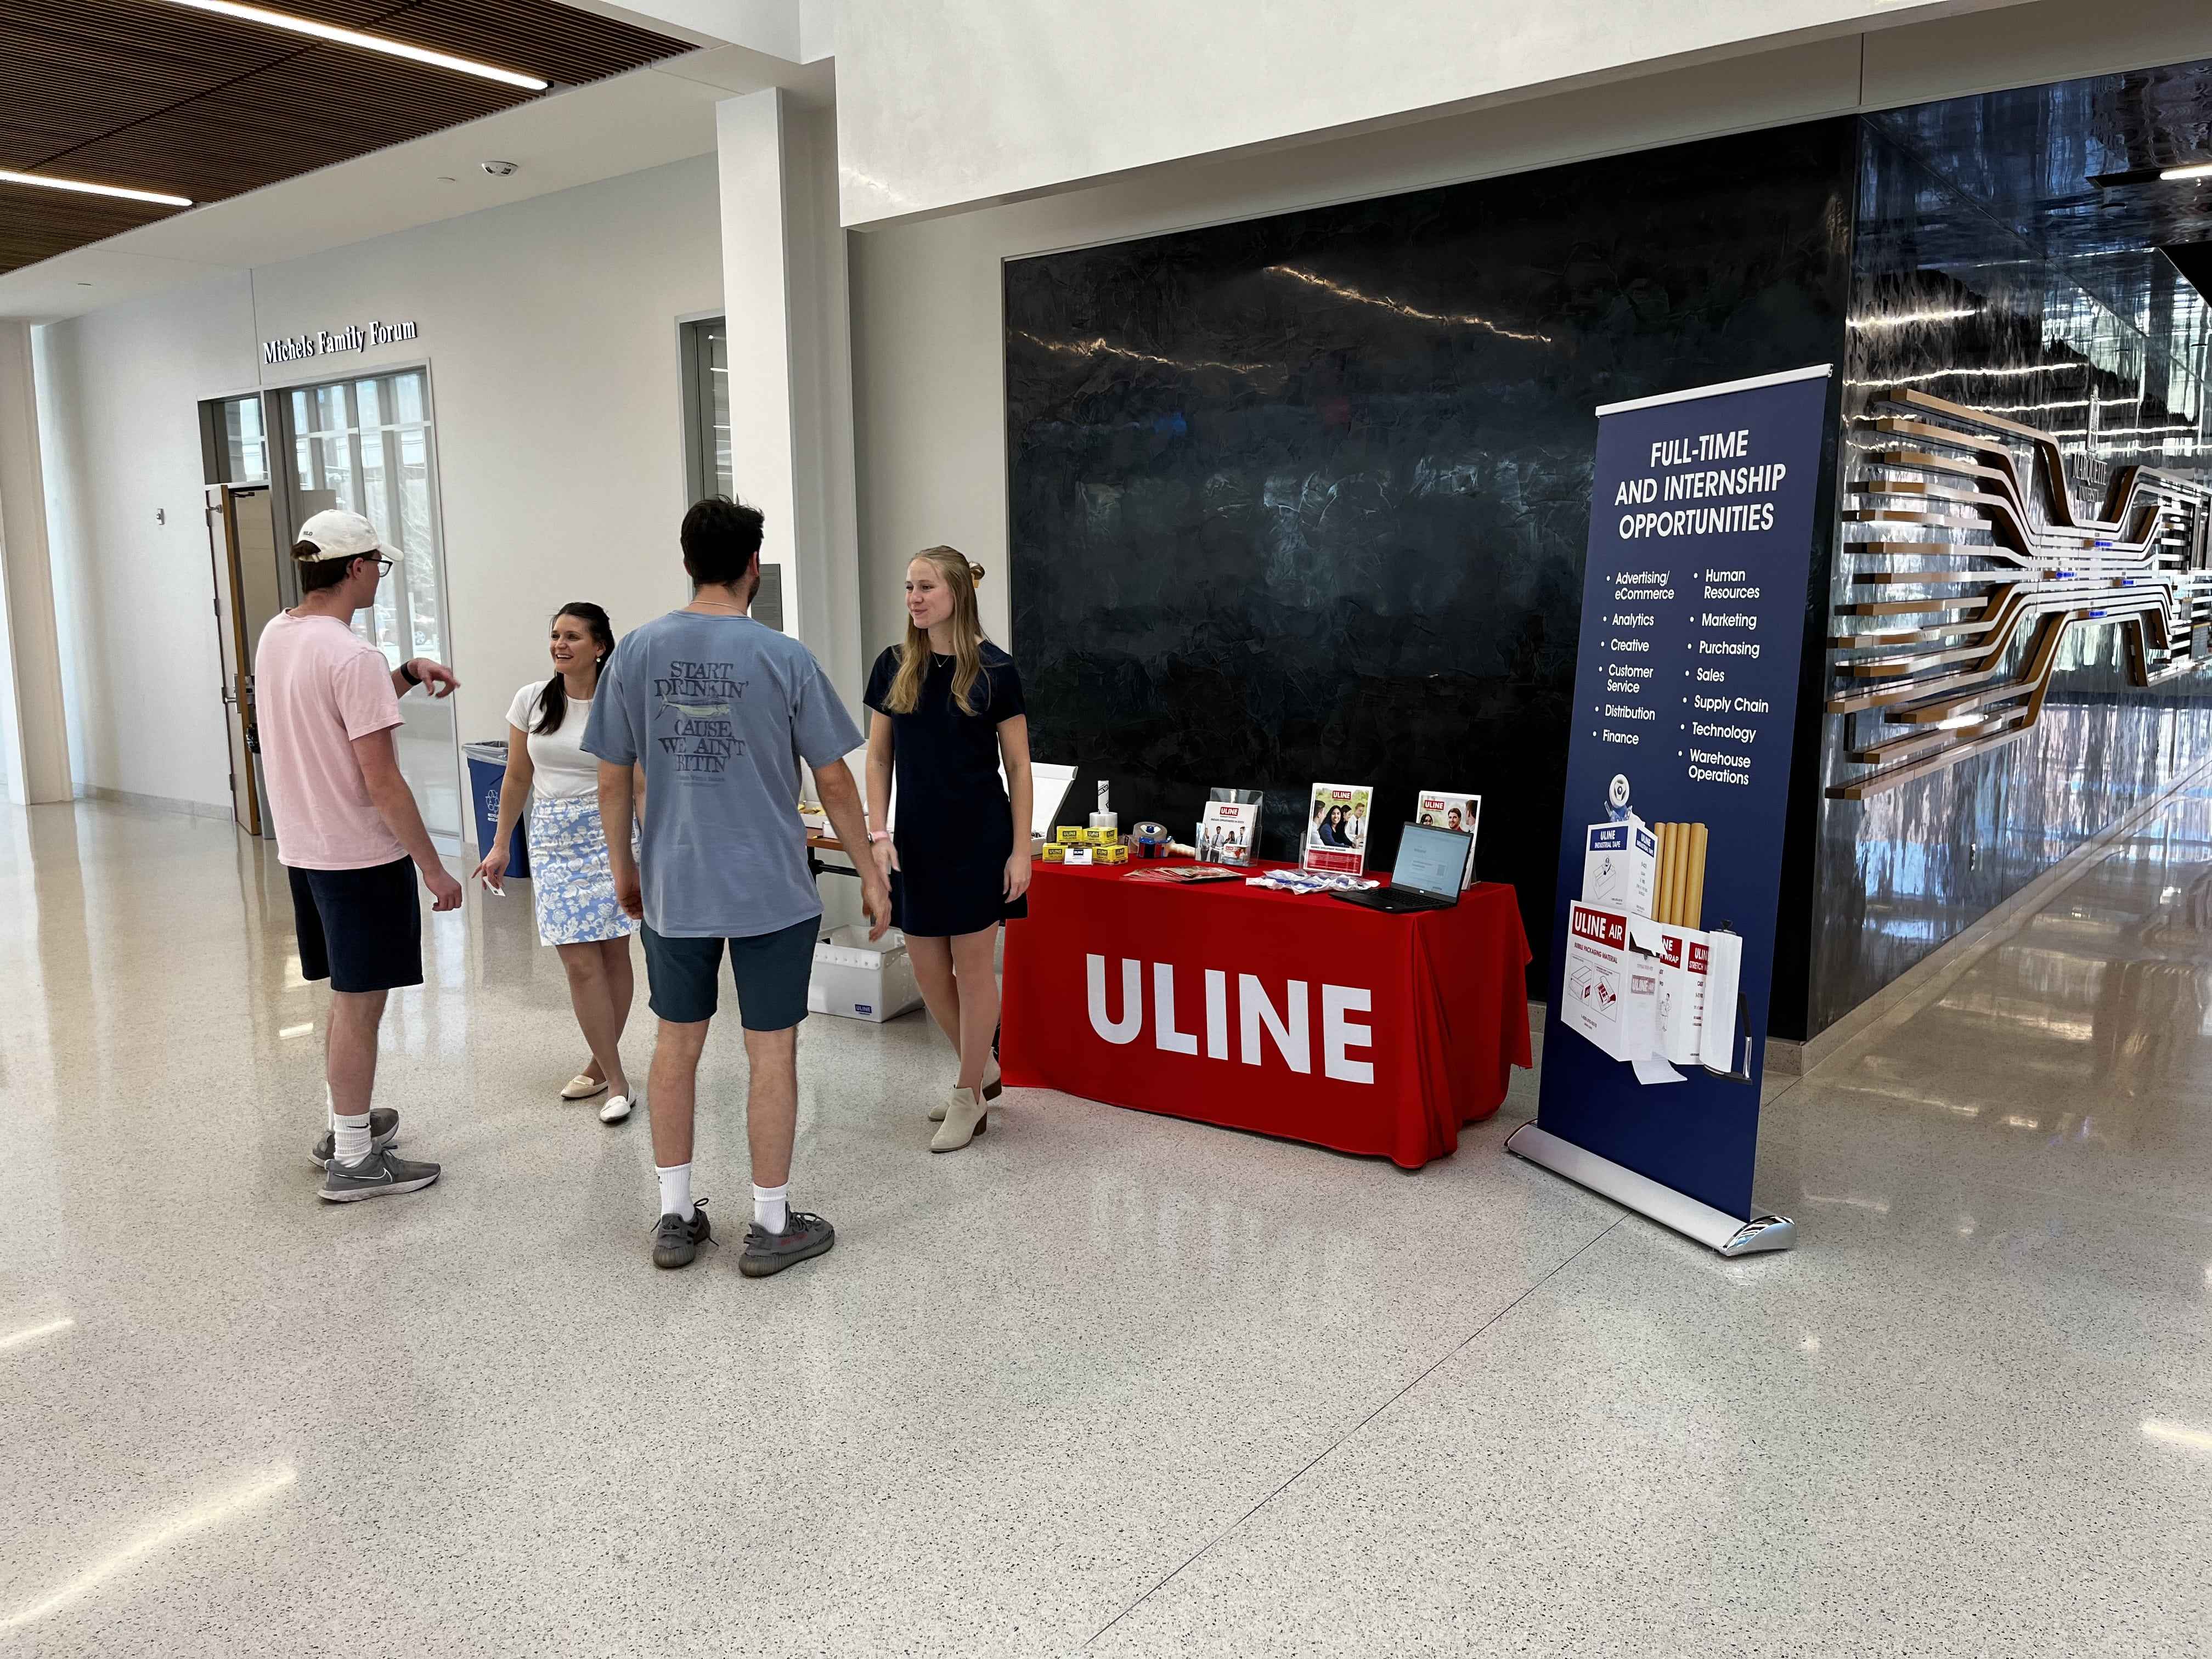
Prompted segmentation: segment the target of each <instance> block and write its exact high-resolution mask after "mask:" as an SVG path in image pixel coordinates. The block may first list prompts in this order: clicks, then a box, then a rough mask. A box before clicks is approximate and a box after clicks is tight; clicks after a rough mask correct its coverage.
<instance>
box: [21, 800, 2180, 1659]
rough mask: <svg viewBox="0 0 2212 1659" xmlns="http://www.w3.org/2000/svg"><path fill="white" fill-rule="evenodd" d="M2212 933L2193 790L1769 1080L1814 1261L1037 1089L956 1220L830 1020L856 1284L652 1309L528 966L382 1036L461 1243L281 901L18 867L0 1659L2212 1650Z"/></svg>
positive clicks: (196, 843) (135, 837)
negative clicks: (382, 1168)
mask: <svg viewBox="0 0 2212 1659" xmlns="http://www.w3.org/2000/svg"><path fill="white" fill-rule="evenodd" d="M2206 892H2212V801H2208V800H2207V799H2204V798H2203V796H2201V795H2195V796H2190V797H2185V798H2183V799H2179V800H2178V801H2177V802H2176V803H2174V804H2173V805H2172V806H2171V807H2170V808H2169V809H2168V810H2167V811H2166V813H2165V814H2164V815H2163V816H2162V817H2160V818H2159V819H2158V820H2157V821H2155V822H2154V823H2151V824H2150V825H2148V827H2146V828H2145V829H2143V830H2142V831H2141V832H2140V833H2139V834H2137V835H2136V836H2133V837H2131V838H2130V840H2128V841H2127V842H2124V844H2123V845H2121V846H2120V847H2118V848H2116V849H2114V851H2113V852H2112V854H2111V855H2110V856H2108V857H2106V858H2105V859H2104V860H2102V861H2100V862H2099V863H2098V864H2096V865H2095V866H2093V867H2092V868H2090V869H2089V870H2087V872H2085V873H2084V874H2083V875H2082V876H2081V878H2080V879H2079V880H2078V881H2076V882H2075V883H2074V884H2073V885H2072V886H2071V887H2069V889H2068V890H2065V891H2064V892H2062V893H2061V894H2060V895H2059V896H2057V898H2056V899H2055V900H2053V901H2052V902H2050V903H2049V904H2048V905H2046V906H2045V908H2044V909H2043V910H2042V911H2041V912H2040V913H2039V914H2038V915H2034V916H2033V917H2030V918H2028V919H2027V920H2026V921H2023V922H2022V923H2021V924H2020V925H2019V926H2018V927H2016V928H2015V930H2014V931H2013V932H2011V933H2009V934H2008V935H2005V936H2002V937H2001V938H2000V939H1998V940H1997V941H1996V943H1995V944H1994V945H1992V946H1991V947H1990V948H1989V949H1988V950H1986V951H1984V954H1983V955H1982V956H1981V957H1979V958H1978V960H1976V961H1975V962H1974V963H1973V964H1972V966H1971V967H1969V968H1968V969H1966V971H1965V972H1964V973H1962V974H1960V975H1957V976H1956V977H1955V978H1954V979H1952V980H1951V981H1949V982H1948V984H1945V985H1942V987H1938V989H1937V990H1936V992H1935V993H1934V994H1931V995H1929V997H1927V998H1925V999H1923V1000H1920V1001H1919V1002H1917V1003H1913V1004H1908V1005H1906V1006H1904V1007H1902V1008H1900V1009H1899V1010H1898V1011H1897V1012H1894V1013H1893V1014H1892V1015H1891V1016H1890V1017H1889V1018H1887V1020H1886V1021H1885V1022H1884V1024H1882V1025H1881V1027H1880V1028H1878V1029H1877V1030H1875V1031H1873V1032H1871V1033H1869V1035H1867V1036H1865V1037H1863V1038H1862V1039H1861V1040H1859V1041H1858V1042H1855V1043H1854V1044H1852V1045H1851V1046H1850V1047H1849V1048H1846V1049H1844V1051H1842V1052H1840V1053H1838V1054H1836V1055H1835V1056H1834V1057H1833V1058H1832V1059H1831V1060H1828V1061H1827V1062H1826V1064H1824V1065H1822V1066H1820V1067H1818V1068H1816V1069H1815V1070H1814V1072H1813V1073H1811V1074H1810V1075H1808V1077H1807V1078H1805V1079H1803V1080H1802V1082H1796V1083H1794V1084H1790V1083H1778V1084H1775V1085H1770V1090H1769V1092H1770V1095H1771V1099H1770V1102H1769V1105H1768V1109H1767V1115H1766V1120H1765V1137H1764V1141H1763V1146H1762V1156H1761V1181H1760V1186H1759V1195H1760V1198H1761V1200H1762V1201H1763V1202H1765V1204H1767V1205H1769V1206H1773V1207H1775V1208H1778V1209H1780V1210H1782V1211H1784V1212H1786V1213H1790V1214H1791V1215H1794V1216H1795V1217H1796V1218H1797V1219H1798V1222H1799V1224H1800V1227H1801V1230H1802V1243H1801V1245H1800V1247H1799V1248H1798V1249H1796V1250H1795V1251H1793V1252H1791V1253H1790V1254H1788V1255H1779V1256H1768V1257H1758V1258H1752V1259H1747V1260H1744V1261H1723V1260H1720V1259H1719V1258H1717V1257H1715V1256H1712V1255H1709V1254H1707V1253H1706V1252H1705V1251H1704V1250H1702V1249H1699V1247H1697V1246H1694V1245H1692V1244H1690V1243H1686V1242H1685V1241H1683V1240H1681V1239H1680V1238H1678V1237H1674V1236H1672V1235H1670V1234H1668V1233H1666V1232H1664V1231H1661V1230H1659V1229H1657V1228H1656V1227H1654V1226H1652V1225H1650V1224H1648V1223H1646V1222H1644V1221H1643V1220H1641V1219H1639V1218H1635V1217H1631V1216H1626V1215H1624V1214H1623V1212H1620V1211H1619V1210H1618V1209H1616V1208H1615V1207H1614V1206H1612V1205H1610V1204H1608V1203H1607V1202H1605V1201H1604V1200H1600V1199H1598V1198H1596V1197H1595V1196H1593V1195H1591V1194H1588V1193H1585V1192H1583V1191H1582V1190H1580V1189H1578V1188H1574V1187H1572V1186H1570V1185H1568V1184H1566V1183H1565V1182H1562V1181H1560V1180H1559V1179H1558V1178H1556V1177H1554V1176H1551V1175H1549V1174H1547V1172H1545V1171H1543V1170H1539V1169H1536V1168H1534V1167H1533V1166H1530V1165H1528V1164H1522V1163H1521V1162H1520V1161H1519V1160H1517V1159H1515V1158H1510V1157H1507V1156H1505V1155H1504V1154H1503V1153H1502V1152H1501V1151H1500V1146H1501V1144H1502V1142H1503V1141H1504V1138H1505V1135H1506V1134H1507V1133H1508V1132H1510V1129H1511V1128H1512V1127H1514V1126H1515V1125H1516V1123H1518V1122H1519V1121H1522V1119H1524V1118H1525V1117H1527V1116H1528V1115H1530V1114H1531V1113H1532V1112H1533V1111H1534V1100H1535V1088H1534V1077H1533V1075H1531V1074H1521V1075H1519V1076H1518V1077H1517V1078H1516V1085H1515V1088H1514V1091H1513V1095H1512V1097H1511V1098H1510V1101H1509V1102H1508V1103H1507V1105H1506V1107H1505V1109H1504V1111H1503V1112H1502V1113H1500V1114H1499V1115H1498V1118H1497V1119H1495V1120H1493V1121H1492V1122H1490V1123H1487V1124H1484V1125H1480V1126H1477V1127H1474V1128H1472V1129H1471V1130H1470V1131H1468V1133H1467V1134H1466V1135H1465V1136H1464V1138H1463V1139H1462V1146H1461V1149H1460V1151H1459V1152H1458V1153H1457V1154H1456V1155H1455V1157H1453V1158H1449V1159H1448V1160H1445V1161H1443V1162H1442V1163H1440V1164H1435V1165H1432V1166H1431V1167H1430V1168H1429V1169H1428V1170H1424V1171H1422V1172H1421V1173H1419V1175H1415V1176H1407V1175H1404V1174H1401V1173H1400V1172H1399V1171H1398V1170H1395V1169H1393V1168H1391V1167H1390V1166H1389V1165H1387V1164H1382V1163H1379V1162H1370V1161H1365V1160H1359V1159H1353V1158H1342V1157H1338V1156H1334V1155H1331V1154H1328V1153H1323V1152H1316V1151H1313V1150H1310V1149H1308V1148H1304V1147H1298V1146H1289V1145H1285V1144H1280V1143H1277V1142H1273V1141H1270V1140H1266V1139H1257V1138H1255V1137H1249V1136H1244V1135H1239V1134H1235V1133H1226V1132H1223V1131H1218V1130H1212V1129H1208V1128H1205V1127H1200V1126H1196V1125H1191V1124H1185V1123H1182V1122H1179V1121H1175V1120H1172V1119H1168V1118H1162V1117H1154V1116H1150V1115H1142V1114H1138V1113H1132V1112H1123V1111H1117V1110H1115V1109H1110V1108H1106V1107H1101V1106H1097V1105H1092V1104H1089V1103H1085V1102H1082V1101H1079V1100H1073V1099H1070V1098H1066V1097H1059V1096H1053V1095H1046V1094H1042V1093H1036V1092H1031V1091H1010V1092H1009V1094H1008V1095H1007V1097H1006V1100H1005V1101H1004V1102H1003V1103H1002V1105H1001V1109H1000V1110H999V1111H998V1112H997V1113H996V1114H994V1117H993V1119H992V1127H991V1133H989V1134H988V1135H987V1137H985V1138H984V1139H981V1140H980V1141H978V1142H977V1143H976V1144H975V1146H972V1147H970V1148H969V1149H968V1150H967V1151H965V1152H962V1153H960V1154H958V1155H957V1156H953V1157H947V1158H933V1157H931V1156H930V1155H929V1154H928V1153H927V1151H926V1150H925V1147H926V1146H927V1139H928V1134H929V1126H928V1125H927V1123H926V1122H925V1121H924V1120H923V1112H924V1109H925V1108H926V1106H927V1103H928V1101H929V1100H930V1099H931V1097H933V1093H934V1092H935V1091H937V1090H938V1089H939V1087H941V1085H942V1082H943V1073H944V1072H945V1056H946V1051H944V1050H941V1049H940V1048H939V1047H938V1046H937V1041H936V1040H935V1039H934V1038H933V1036H932V1035H931V1034H930V1033H929V1032H928V1031H927V1030H926V1029H925V1028H924V1026H923V1024H922V1023H921V1019H920V1018H918V1017H915V1018H907V1019H905V1020H902V1021H899V1022H896V1023H894V1024H890V1025H889V1026H886V1027H883V1028H876V1027H871V1026H866V1025H860V1024H850V1023H846V1022H841V1021H837V1020H834V1019H828V1018H815V1019H812V1020H810V1021H809V1022H808V1024H807V1025H806V1026H805V1030H804V1034H803V1036H802V1040H801V1047H800V1070H801V1078H802V1082H801V1127H800V1146H799V1157H798V1173H797V1176H796V1178H795V1182H794V1186H793V1196H794V1199H795V1200H797V1201H799V1202H800V1203H802V1204H804V1205H805V1206H808V1207H810V1208H817V1209H820V1210H823V1211H824V1212H827V1213H828V1214H829V1215H830V1217H831V1218H833V1219H834V1220H835V1221H836V1223H837V1225H838V1228H839V1243H838V1247H837V1249H836V1252H835V1253H834V1254H833V1255H830V1256H829V1257H827V1258H825V1259H823V1261H818V1262H814V1263H810V1264H807V1265H806V1266H805V1267H800V1268H798V1269H794V1270H793V1271H792V1272H790V1273H787V1274H785V1275H783V1276H782V1277H781V1278H779V1279H772V1280H769V1281H765V1282H762V1283H751V1282H748V1281H746V1280H744V1279H741V1278H740V1277H739V1276H738V1273H737V1264H736V1260H735V1255H736V1252H735V1248H734V1246H726V1247H722V1248H720V1249H709V1250H708V1251H707V1252H706V1253H705V1254H703V1255H702V1259H701V1260H700V1261H699V1262H698V1263H697V1264H696V1265H695V1266H694V1267H692V1268H690V1270H688V1271H686V1272H684V1273H656V1272H655V1271H654V1270H653V1268H652V1267H651V1265H650V1263H649V1261H648V1260H647V1249H648V1243H647V1234H648V1231H649V1229H650V1226H651V1224H652V1220H653V1213H652V1212H653V1209H654V1208H655V1202H654V1191H653V1182H652V1173H651V1168H650V1165H651V1156H650V1150H649V1146H648V1143H647V1137H646V1133H645V1127H644V1124H643V1121H642V1118H639V1119H638V1120H635V1121H633V1122H632V1123H631V1124H629V1125H628V1126H625V1127H619V1128H616V1129H608V1128H605V1127H601V1126H600V1124H599V1122H598V1121H597V1118H596V1115H595V1113H594V1110H593V1105H594V1104H595V1103H587V1104H586V1105H583V1106H564V1105H563V1104H562V1103H560V1102H559V1101H558V1100H557V1099H556V1098H555V1093H556V1090H557V1089H558V1087H559V1085H560V1084H561V1083H562V1081H563V1080H564V1079H566V1078H567V1077H568V1075H569V1074H570V1073H572V1072H573V1071H574V1070H575V1069H576V1066H577V1063H578V1061H579V1060H580V1058H581V1057H582V1056H581V1048H580V1042H579V1041H578V1040H577V1038H576V1036H575V1034H574V1029H573V1026H572V1024H571V1023H570V1020H569V1017H568V1011H567V1001H566V997H565V994H564V991H563V988H562V978H561V973H560V969H559V965H558V963H557V962H556V959H555V957H554V956H553V954H552V953H551V952H550V951H540V950H538V948H537V946H536V945H535V941H534V938H533V936H532V930H531V927H530V913H529V908H528V906H527V904H526V903H517V902H514V900H513V898H510V899H508V900H507V901H506V902H503V903H501V902H496V901H485V900H483V899H482V898H481V897H480V896H472V897H471V902H470V904H469V906H468V908H466V909H465V911H463V912H461V913H459V914H458V915H454V916H451V917H445V918H439V919H437V921H435V924H434V926H433V928H432V932H431V939H430V948H429V956H430V980H431V982H430V983H429V984H428V985H427V986H426V987H423V988H422V990H420V991H416V992H411V993H407V994H402V995H399V996H397V997H395V999H394V1001H393V1009H392V1015H391V1017H390V1018H389V1019H388V1020H387V1022H386V1033H385V1040H386V1053H385V1056H384V1074H383V1079H382V1084H381V1088H380V1096H379V1098H380V1101H382V1102H384V1103H391V1104H396V1105H398V1106H400V1107H401V1108H402V1109H403V1111H404V1115H405V1131H404V1142H403V1147H402V1150H403V1151H404V1152H412V1153H415V1154H416V1155H418V1156H422V1157H431V1158H439V1159H441V1160H442V1161H443V1162H444V1164H445V1165H446V1169H447V1174H446V1177H445V1179H444V1181H443V1182H441V1184H440V1185H439V1186H437V1187H436V1188H433V1189H431V1190H430V1191H429V1192H428V1193H426V1194H420V1195H416V1196H412V1197H407V1198H401V1199H393V1200H380V1201H379V1202H376V1203H374V1204H368V1205H361V1206H343V1207H341V1206H325V1205H323V1204H320V1203H318V1202H317V1201H316V1200H315V1197H314V1188H315V1184H316V1172H315V1170H313V1166H312V1165H310V1164H309V1163H308V1162H307V1158H306V1157H305V1147H306V1144H307V1140H308V1139H310V1138H311V1136H312V1134H313V1133H314V1132H315V1131H316V1130H317V1129H318V1128H319V1127H320V1126H319V1115H320V1106H319V1098H320V1085H319V1041H320V1021H321V1018H322V1010H323V1000H324V998H323V993H322V992H321V991H320V990H319V989H316V988H310V987H306V986H303V985H301V983H300V982H299V981H298V977H297V971H296V965H295V963H293V962H292V961H291V960H290V948H291V947H290V938H289V935H290V916H289V903H288V901H287V899H286V897H285V894H284V889H283V882H282V878H281V872H279V871H278V870H277V869H276V866H275V864H274V862H273V860H270V859H269V858H267V857H266V856H265V854H264V852H263V851H262V850H261V849H260V848H257V847H255V846H254V845H252V843H250V842H246V841H244V840H243V839H242V838H240V837H238V836H236V835H234V832H233V830H232V829H231V828H230V827H229V826H228V824H226V823H215V822H209V821H204V820H193V819H188V818H183V817H158V816H154V815H150V814H146V813H143V812H139V811H132V810H130V809H125V808H120V807H116V806H112V805H97V806H95V805H79V806H76V807H75V808H66V807H63V808H41V809H36V810H34V811H32V812H31V813H29V814H25V813H23V812H21V811H14V812H6V811H4V809H0V937H3V938H4V940H5V944H4V949H0V1066H4V1071H3V1072H0V1101H4V1103H5V1109H4V1114H0V1654H5V1653H15V1652H22V1653H32V1654H41V1655H49V1654H50V1655H100V1656H122V1655H159V1656H179V1655H203V1654H205V1655H241V1656H255V1659H261V1656H265V1655H268V1654H272V1653H279V1652H284V1653H301V1654H313V1655H333V1656H336V1655H349V1656H350V1655H410V1656H417V1655H419V1656H441V1655H471V1656H475V1655H485V1656H494V1655H510V1654H511V1655H531V1656H543V1655H549V1654H563V1655H565V1654H578V1655H607V1656H627V1655H671V1656H678V1655H685V1656H688V1655H695V1654H696V1655H709V1654H713V1655H763V1656H783V1655H793V1656H797V1655H812V1654H830V1653H836V1654H840V1655H864V1656H865V1655H875V1654H887V1655H888V1654H915V1655H939V1654H944V1655H994V1654H1024V1655H1027V1654H1037V1655H1052V1654H1073V1653H1078V1652H1088V1653H1097V1654H1100V1655H1138V1654H1147V1655H1149V1654H1175V1655H1188V1654H1200V1655H1217V1654H1218V1655H1246V1654H1249V1655H1281V1654H1362V1655H1365V1654H1370V1653H1374V1652H1378V1651H1379V1652H1410V1653H1423V1654H1427V1653H1435V1654H1465V1655H1488V1654H1572V1655H1583V1654H1590V1655H1597V1654H1626V1653H1634V1654H1651V1655H1674V1654H1691V1653H1695V1654H1699V1655H1717V1654H1735V1653H1743V1654H1749V1653H1754V1652H1756V1653H1760V1654H1767V1653H1786V1654H1790V1655H1850V1656H1861V1655H1900V1656H1903V1655H1912V1656H1927V1655H1949V1654H1960V1655H1968V1654H1972V1655H2014V1654H2021V1655H2027V1654H2054V1655H2056V1654H2064V1655H2084V1654H2095V1655H2106V1654H2110V1655H2130V1656H2133V1655H2165V1654H2191V1653H2199V1652H2204V1651H2207V1650H2208V1644H2212V1637H2208V1632H2212V1049H2208V1048H2207V1046H2206V1044H2205V1042H2204V1036H2205V1029H2206V1024H2207V1018H2208V1010H2209V1009H2212V998H2208V994H2207V993H2208V986H2212V977H2208V969H2212V933H2208V932H2207V931H2206V928H2207V927H2212V902H2201V900H2202V896H2203V893H2206ZM641 977H642V974H641ZM639 1012H640V1017H641V1025H640V1034H639V1036H638V1038H637V1040H636V1041H635V1042H633V1043H632V1045H631V1051H632V1055H633V1060H634V1063H635V1065H636V1066H638V1068H639V1070H640V1071H642V1068H643V1065H644V1061H645V1059H646V1055H647V1042H646V1040H645V1038H644V1036H643V1030H644V1019H645V1016H644V1011H643V1007H642V1000H641V1005H640V1011H639ZM743 1066H744V1060H743V1051H742V1048H741V1047H740V1045H739V1044H738V1042H737V1041H736V1039H735V1033H734V1032H726V1033H722V1034H720V1035H718V1036H717V1037H716V1039H715V1040H714V1042H713V1043H712V1045H711V1046H710V1049H709V1058H708V1067H707V1072H706V1074H705V1076H704V1078H703V1079H702V1100H705V1101H718V1100H719V1101H720V1102H723V1103H726V1106H725V1109H721V1110H720V1111H708V1112H702V1126H701V1136H700V1148H699V1153H698V1189H699V1190H700V1191H702V1192H703V1193H705V1194H708V1195H709V1196H710V1197H711V1198H713V1199H714V1204H713V1206H711V1207H710V1212H711V1213H713V1214H714V1215H715V1216H716V1217H717V1218H722V1219H721V1220H720V1225H721V1228H722V1231H724V1232H725V1233H726V1234H730V1235H735V1234H738V1232H740V1231H742V1225H743V1221H744V1213H745V1205H744V1200H745V1197H746V1187H745V1179H746V1177H745V1167H744V1122H743V1115H742V1112H741V1111H740V1110H738V1109H732V1108H734V1106H735V1104H736V1103H738V1102H739V1101H740V1100H741V1099H742V1086H743V1078H742V1073H743Z"/></svg>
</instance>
